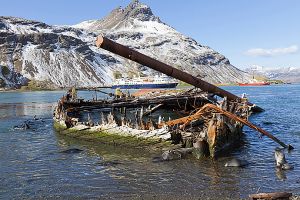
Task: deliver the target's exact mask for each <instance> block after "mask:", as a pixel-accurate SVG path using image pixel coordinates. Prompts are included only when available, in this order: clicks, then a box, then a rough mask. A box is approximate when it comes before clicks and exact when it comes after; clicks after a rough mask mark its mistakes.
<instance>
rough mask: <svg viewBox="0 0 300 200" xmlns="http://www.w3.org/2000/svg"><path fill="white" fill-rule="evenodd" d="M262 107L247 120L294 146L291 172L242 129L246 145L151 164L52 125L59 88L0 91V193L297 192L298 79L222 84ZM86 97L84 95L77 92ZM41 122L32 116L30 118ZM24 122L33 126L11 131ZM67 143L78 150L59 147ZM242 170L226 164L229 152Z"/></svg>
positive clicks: (160, 195)
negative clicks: (61, 132)
mask: <svg viewBox="0 0 300 200" xmlns="http://www.w3.org/2000/svg"><path fill="white" fill-rule="evenodd" d="M224 88H225V89H227V90H229V91H231V92H233V93H235V94H238V95H241V94H242V93H247V94H248V96H249V98H250V101H251V102H253V103H256V104H257V105H259V106H261V107H263V108H264V109H265V110H266V111H265V112H263V113H260V114H256V115H253V116H251V121H252V122H253V123H255V124H257V125H259V126H261V127H263V128H265V129H266V130H267V131H269V132H271V133H273V134H274V135H276V136H277V137H278V138H280V139H281V140H282V141H284V142H286V143H290V144H292V145H293V146H294V147H295V150H293V151H291V152H290V153H287V152H286V157H287V160H288V162H289V163H290V164H292V165H294V167H295V169H294V170H291V171H285V172H278V171H276V169H275V161H274V155H273V154H274V149H275V147H277V146H278V145H277V144H276V143H274V142H273V141H271V140H270V139H268V138H267V137H263V138H259V137H258V136H259V134H258V133H256V132H254V131H252V130H250V129H248V128H246V127H245V128H244V132H245V139H244V140H245V144H244V145H243V146H241V147H240V148H238V149H236V150H235V151H233V152H232V153H231V154H229V155H226V156H223V157H221V158H219V159H218V160H211V159H204V160H196V159H193V158H190V159H186V160H179V161H170V162H161V163H153V162H152V158H153V157H154V156H156V155H151V154H149V153H148V152H145V151H141V150H135V149H129V148H122V147H115V146H108V145H103V144H99V143H93V142H85V141H79V140H77V139H73V138H68V137H65V136H61V135H58V134H57V133H55V131H54V130H53V127H52V126H53V121H52V110H53V106H54V105H55V102H56V101H57V100H58V98H59V97H60V96H62V94H63V92H6V93H0V172H1V173H0V174H1V175H0V199H24V198H25V199H28V198H33V199H37V198H38V199H39V198H50V199H51V198H53V199H54V198H55V199H74V198H80V199H83V198H88V199H96V198H103V199H106V198H107V199H108V198H112V199H126V198H127V199H132V198H136V199H140V198H153V199H174V198H177V199H196V198H201V199H205V198H212V199H225V198H231V199H238V198H247V196H248V195H249V194H251V193H256V192H258V191H259V192H272V191H289V192H293V193H295V194H300V173H299V172H300V165H299V163H300V125H299V123H300V115H299V111H300V103H299V102H300V101H299V99H300V85H276V86H266V87H265V86H264V87H224ZM80 95H82V96H87V95H88V94H87V93H81V94H80ZM34 115H36V116H37V117H39V118H41V120H33V116H34ZM25 120H30V121H32V122H33V123H32V129H28V130H23V131H22V130H15V129H13V127H14V126H16V125H19V124H21V123H22V122H24V121H25ZM69 148H78V149H82V150H83V151H81V152H77V153H64V152H63V151H64V150H66V149H69ZM232 157H237V158H242V159H247V160H248V161H249V162H250V163H251V164H250V165H249V166H247V167H246V168H225V167H224V163H225V162H226V161H227V160H228V159H230V158H232Z"/></svg>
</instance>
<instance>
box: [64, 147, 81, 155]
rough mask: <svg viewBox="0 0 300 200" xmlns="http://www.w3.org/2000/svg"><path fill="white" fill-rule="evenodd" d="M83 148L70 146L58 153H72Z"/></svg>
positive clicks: (78, 151)
mask: <svg viewBox="0 0 300 200" xmlns="http://www.w3.org/2000/svg"><path fill="white" fill-rule="evenodd" d="M82 151H83V150H81V149H77V148H71V149H67V150H63V151H61V152H60V153H67V154H72V153H80V152H82Z"/></svg>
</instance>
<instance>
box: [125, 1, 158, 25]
mask: <svg viewBox="0 0 300 200" xmlns="http://www.w3.org/2000/svg"><path fill="white" fill-rule="evenodd" d="M124 17H125V18H136V19H139V20H141V21H157V22H160V19H159V17H156V16H154V14H153V12H152V10H151V8H150V7H149V6H147V5H146V4H143V3H140V2H139V0H133V1H132V2H131V3H130V4H129V5H128V6H127V7H126V8H125V9H124Z"/></svg>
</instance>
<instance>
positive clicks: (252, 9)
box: [0, 0, 300, 68]
mask: <svg viewBox="0 0 300 200" xmlns="http://www.w3.org/2000/svg"><path fill="white" fill-rule="evenodd" d="M129 2H130V0H87V1H74V0H51V1H50V0H26V1H25V0H6V1H4V0H0V3H1V4H0V5H1V6H0V15H2V16H17V17H23V18H27V19H34V20H38V21H43V22H45V23H48V24H58V25H61V24H76V23H78V22H81V21H84V20H89V19H100V18H102V17H103V16H105V15H107V14H108V13H109V12H110V11H111V10H112V9H114V8H116V7H117V6H122V7H124V6H126V5H127V4H129ZM141 2H143V3H145V4H147V5H149V6H150V7H151V8H152V11H153V13H154V14H155V15H157V16H159V17H160V18H161V20H162V21H163V22H165V23H167V24H168V25H170V26H172V27H173V28H175V29H177V30H178V31H179V32H182V33H184V34H185V35H187V36H190V37H192V38H194V39H195V40H196V41H197V42H199V43H200V44H202V45H207V46H210V47H211V48H213V49H215V50H216V51H218V52H220V53H222V54H223V55H225V56H226V57H227V58H229V60H230V61H231V63H232V64H233V65H235V66H236V67H239V68H245V67H249V66H251V65H261V66H265V67H288V66H290V67H300V50H299V48H300V23H299V19H300V1H299V0H190V1H182V0H163V1H162V0H160V1H159V0H152V1H151V0H141Z"/></svg>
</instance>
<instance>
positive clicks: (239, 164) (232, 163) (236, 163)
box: [224, 158, 249, 167]
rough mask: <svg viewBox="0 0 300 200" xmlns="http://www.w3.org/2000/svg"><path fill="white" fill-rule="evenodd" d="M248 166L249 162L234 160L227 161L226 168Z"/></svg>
mask: <svg viewBox="0 0 300 200" xmlns="http://www.w3.org/2000/svg"><path fill="white" fill-rule="evenodd" d="M247 165H249V162H248V161H246V160H240V159H237V158H233V159H231V160H230V161H227V162H226V163H225V165H224V166H225V167H245V166H247Z"/></svg>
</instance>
